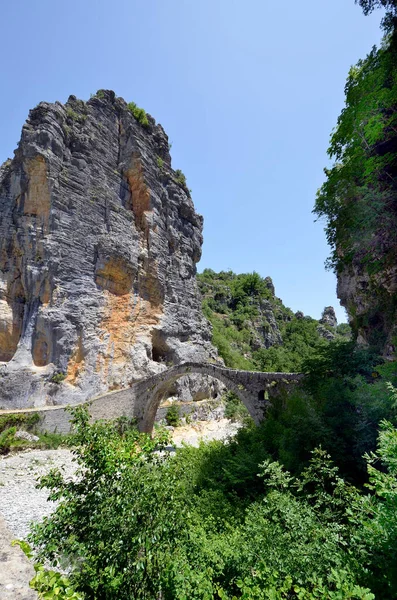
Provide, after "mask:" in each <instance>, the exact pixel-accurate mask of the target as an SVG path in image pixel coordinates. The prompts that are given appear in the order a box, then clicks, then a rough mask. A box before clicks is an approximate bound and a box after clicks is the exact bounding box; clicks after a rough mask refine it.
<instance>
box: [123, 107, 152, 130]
mask: <svg viewBox="0 0 397 600" xmlns="http://www.w3.org/2000/svg"><path fill="white" fill-rule="evenodd" d="M127 108H128V110H129V111H130V113H131V114H132V115H133V116H134V117H135V119H136V120H137V121H138V123H140V124H141V125H142V126H143V127H146V128H148V127H149V120H148V118H147V115H146V112H145V111H144V109H143V108H139V107H138V106H137V105H136V104H135V102H129V103H128V104H127Z"/></svg>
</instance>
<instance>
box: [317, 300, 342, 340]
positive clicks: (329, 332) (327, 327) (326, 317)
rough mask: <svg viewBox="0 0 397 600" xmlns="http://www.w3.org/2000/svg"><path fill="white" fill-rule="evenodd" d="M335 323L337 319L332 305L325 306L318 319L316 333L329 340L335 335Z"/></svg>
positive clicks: (336, 323)
mask: <svg viewBox="0 0 397 600" xmlns="http://www.w3.org/2000/svg"><path fill="white" fill-rule="evenodd" d="M337 325H338V320H337V318H336V314H335V310H334V308H333V306H326V307H325V308H324V310H323V312H322V315H321V319H320V320H319V325H318V327H317V333H318V334H319V335H320V336H321V337H323V338H324V339H325V340H327V341H329V342H331V341H332V340H334V339H335V337H336V327H337Z"/></svg>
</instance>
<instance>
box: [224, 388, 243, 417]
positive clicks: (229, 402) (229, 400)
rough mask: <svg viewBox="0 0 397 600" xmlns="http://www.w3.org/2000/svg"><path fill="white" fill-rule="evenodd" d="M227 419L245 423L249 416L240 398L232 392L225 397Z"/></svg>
mask: <svg viewBox="0 0 397 600" xmlns="http://www.w3.org/2000/svg"><path fill="white" fill-rule="evenodd" d="M223 399H224V401H225V417H226V418H227V419H230V420H231V421H244V420H245V419H246V418H247V417H248V416H249V413H248V410H247V408H246V407H245V405H244V404H243V403H242V402H241V400H240V398H239V397H238V396H237V395H236V394H235V393H234V392H232V391H228V392H227V393H226V394H225V395H224V397H223Z"/></svg>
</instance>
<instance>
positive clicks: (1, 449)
mask: <svg viewBox="0 0 397 600" xmlns="http://www.w3.org/2000/svg"><path fill="white" fill-rule="evenodd" d="M16 430H17V428H16V427H9V428H8V429H5V430H4V431H2V433H0V454H8V453H9V451H10V449H11V446H12V443H13V441H14V435H15V433H16Z"/></svg>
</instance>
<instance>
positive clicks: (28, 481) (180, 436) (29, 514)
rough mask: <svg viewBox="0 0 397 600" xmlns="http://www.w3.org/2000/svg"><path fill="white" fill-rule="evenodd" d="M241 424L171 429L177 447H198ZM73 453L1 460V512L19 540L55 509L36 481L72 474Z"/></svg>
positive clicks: (27, 454)
mask: <svg viewBox="0 0 397 600" xmlns="http://www.w3.org/2000/svg"><path fill="white" fill-rule="evenodd" d="M239 427H240V425H239V424H237V423H231V422H230V421H229V420H228V419H220V420H219V421H197V422H195V423H193V424H192V425H185V426H183V427H177V428H176V429H175V430H174V432H173V440H174V444H175V445H176V446H179V445H180V444H181V443H182V442H186V443H187V444H191V445H194V446H197V445H198V444H199V441H200V439H206V440H214V439H218V440H219V439H225V438H227V437H230V436H232V435H234V434H235V433H236V431H237V430H238V428H239ZM72 456H73V455H72V454H71V452H70V451H69V450H67V449H64V448H62V449H59V450H26V451H24V452H18V453H16V454H11V455H8V456H4V457H2V458H1V459H0V514H1V516H2V517H3V518H4V520H5V522H6V525H7V527H8V529H9V530H10V531H11V532H12V534H13V535H14V536H15V537H16V538H18V539H24V538H25V537H26V535H27V534H28V532H29V524H30V523H31V522H32V521H34V522H37V521H40V520H41V519H42V518H43V517H44V516H47V515H49V514H50V513H51V511H52V510H53V509H54V503H53V502H49V501H47V497H48V490H45V489H44V490H38V489H37V488H36V487H35V486H36V481H37V479H38V478H39V477H41V476H42V475H45V474H46V473H48V471H49V470H50V469H52V468H54V467H60V468H62V469H63V472H64V474H65V475H66V477H71V476H72V475H73V473H74V471H75V469H76V465H75V463H73V462H72Z"/></svg>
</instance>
